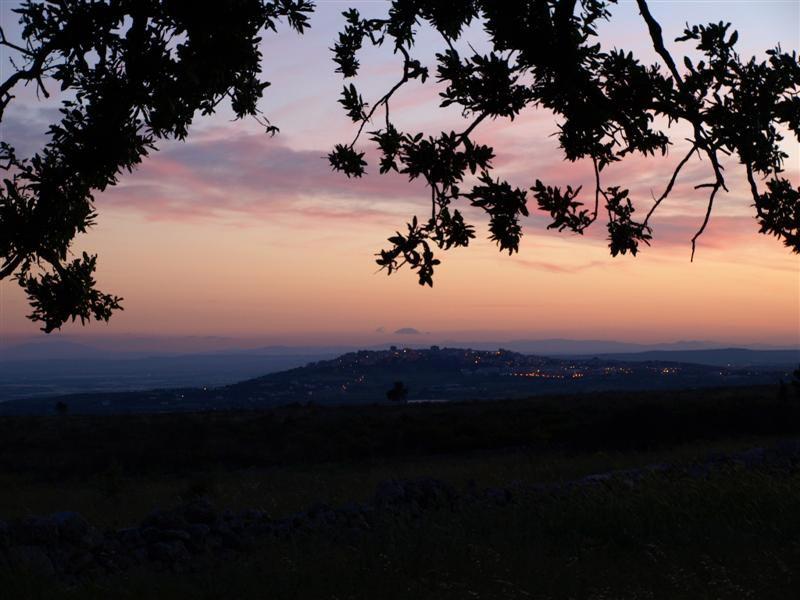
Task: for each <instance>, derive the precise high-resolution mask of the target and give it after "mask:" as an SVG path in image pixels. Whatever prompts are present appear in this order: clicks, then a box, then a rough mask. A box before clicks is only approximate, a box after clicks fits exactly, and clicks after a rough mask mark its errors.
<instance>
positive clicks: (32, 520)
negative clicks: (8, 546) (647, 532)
mask: <svg viewBox="0 0 800 600" xmlns="http://www.w3.org/2000/svg"><path fill="white" fill-rule="evenodd" d="M12 538H14V540H15V541H16V542H17V543H18V544H22V545H33V546H35V545H42V546H49V545H54V544H56V543H57V542H58V524H57V523H56V522H55V521H54V520H53V519H51V518H49V517H27V518H25V519H22V520H21V521H18V522H17V523H16V524H15V526H14V527H12Z"/></svg>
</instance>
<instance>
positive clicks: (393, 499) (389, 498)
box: [375, 479, 406, 507]
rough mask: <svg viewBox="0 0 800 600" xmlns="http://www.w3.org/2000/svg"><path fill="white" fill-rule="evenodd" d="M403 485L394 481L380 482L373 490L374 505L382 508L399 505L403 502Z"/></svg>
mask: <svg viewBox="0 0 800 600" xmlns="http://www.w3.org/2000/svg"><path fill="white" fill-rule="evenodd" d="M405 494H406V493H405V489H404V487H403V485H402V484H401V483H400V482H398V481H395V480H394V479H391V480H388V481H381V482H380V483H378V485H377V487H376V488H375V505H376V506H379V507H382V506H388V505H391V504H399V503H401V502H403V501H404V500H405Z"/></svg>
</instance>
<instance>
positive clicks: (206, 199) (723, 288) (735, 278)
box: [0, 0, 800, 345]
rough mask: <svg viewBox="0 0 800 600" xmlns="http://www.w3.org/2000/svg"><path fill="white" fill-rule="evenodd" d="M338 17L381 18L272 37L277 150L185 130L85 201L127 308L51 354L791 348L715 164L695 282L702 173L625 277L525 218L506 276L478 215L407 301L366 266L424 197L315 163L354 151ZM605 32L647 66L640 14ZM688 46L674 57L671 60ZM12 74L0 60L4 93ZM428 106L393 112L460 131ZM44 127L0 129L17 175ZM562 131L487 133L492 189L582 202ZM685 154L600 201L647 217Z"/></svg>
mask: <svg viewBox="0 0 800 600" xmlns="http://www.w3.org/2000/svg"><path fill="white" fill-rule="evenodd" d="M15 4H16V3H14V2H8V1H6V0H3V2H2V15H1V17H2V23H3V27H4V28H6V29H7V30H8V29H11V30H12V31H13V30H14V28H15V27H14V23H15V21H16V19H15V17H14V16H13V15H12V14H11V13H10V11H11V9H12V8H13V7H14V5H15ZM350 6H356V7H358V8H359V9H360V10H361V11H362V12H364V13H366V14H372V13H375V14H380V13H381V11H385V10H386V5H385V4H383V3H381V2H355V1H318V2H317V10H316V12H315V14H314V15H313V16H312V18H311V30H310V31H308V32H307V33H306V34H305V35H304V36H298V35H296V34H294V33H292V32H290V31H288V29H286V28H284V29H283V30H281V31H280V32H279V35H277V36H275V35H268V34H265V36H264V38H265V39H264V42H263V53H264V56H265V63H264V78H265V79H267V80H269V81H271V82H272V86H271V87H270V88H269V89H268V90H267V92H266V96H265V98H264V99H263V101H262V103H261V108H262V109H263V111H264V112H265V114H266V115H267V116H268V117H269V119H270V120H271V121H272V122H273V123H274V124H275V125H277V126H278V127H280V133H279V134H278V135H277V136H275V137H274V138H270V137H268V136H267V135H265V134H264V133H263V132H262V128H261V127H260V126H259V125H258V124H257V123H256V122H254V121H252V120H245V121H236V122H234V121H231V114H230V112H229V111H228V110H227V109H223V110H221V111H220V113H219V114H217V115H215V116H214V117H211V118H198V120H197V121H196V123H195V125H194V127H193V130H192V131H191V133H190V136H189V139H188V141H187V142H185V143H180V142H170V143H163V144H162V145H161V151H160V152H158V153H155V154H153V155H151V157H150V158H149V159H147V160H146V162H145V163H144V164H143V165H142V166H141V167H140V168H139V169H138V170H137V171H136V172H134V173H133V174H130V175H127V174H126V175H124V176H123V177H122V179H121V182H120V184H119V185H118V186H117V187H116V188H114V189H111V190H109V191H107V192H105V193H103V194H98V196H97V209H98V212H99V219H98V225H97V226H96V227H95V228H94V229H93V230H92V231H91V232H90V233H89V234H88V235H84V236H82V237H81V238H80V239H79V240H78V242H77V244H76V246H75V251H76V252H78V251H81V250H87V251H90V252H92V253H94V252H96V253H98V254H99V256H100V258H99V267H98V280H99V287H100V289H102V290H103V291H107V292H112V293H115V294H118V295H120V296H123V297H124V299H125V301H124V307H125V310H124V312H120V313H117V314H116V315H115V316H113V317H112V319H111V322H110V323H109V324H92V325H91V326H87V327H86V328H81V327H80V325H78V324H70V325H68V326H65V327H64V328H63V330H62V334H68V335H70V336H92V335H103V336H126V335H136V336H160V335H169V336H184V335H186V336H189V335H192V336H212V335H213V336H228V337H233V338H245V339H256V338H257V339H259V340H263V341H269V342H274V343H285V344H301V343H302V344H306V343H368V342H378V341H384V340H385V339H388V337H391V336H390V335H389V333H390V332H392V331H394V330H396V329H398V328H401V327H413V328H416V329H418V330H420V331H421V332H423V333H422V334H420V336H419V337H420V340H422V339H430V340H435V339H438V338H440V337H448V338H450V339H509V338H522V337H527V338H548V337H567V338H583V339H589V338H592V339H597V338H601V339H618V340H626V341H636V342H656V341H674V340H681V339H695V340H698V339H702V340H715V341H719V342H724V343H742V344H744V343H764V344H776V345H789V344H798V343H800V258H799V257H798V256H797V255H794V254H792V253H791V252H790V251H789V250H788V249H787V248H785V247H783V246H782V245H781V243H780V242H779V241H777V240H776V239H775V238H770V237H766V236H763V235H760V234H758V233H757V231H758V227H757V224H756V221H755V219H754V210H753V208H752V207H751V203H752V199H751V198H750V196H749V194H748V193H747V190H746V189H745V185H744V184H745V181H744V179H743V173H742V171H741V169H740V168H739V167H738V165H736V164H735V162H733V161H729V163H728V164H726V166H727V178H728V181H729V183H730V187H731V191H730V193H728V194H725V195H723V196H721V197H720V199H719V201H718V205H717V210H716V211H715V212H714V214H713V215H712V219H711V222H710V224H709V227H708V229H707V231H706V233H705V234H704V236H703V237H702V238H701V239H700V241H699V245H698V250H697V255H696V257H695V260H694V262H693V263H690V262H689V257H690V252H691V245H690V239H691V237H692V235H693V233H694V231H695V230H696V229H697V228H698V227H699V225H700V223H701V221H702V216H703V213H704V210H705V200H706V192H704V191H703V190H699V191H695V190H694V189H693V186H694V185H696V184H698V183H702V182H705V181H708V178H709V169H708V165H707V164H706V163H702V162H696V161H695V162H692V163H690V168H687V169H686V170H685V175H684V176H683V177H682V178H681V179H680V182H679V185H678V186H677V187H676V189H675V191H674V193H673V195H672V196H671V197H670V198H669V199H668V201H666V202H665V204H664V205H663V207H662V208H663V210H661V211H660V212H658V213H656V216H655V218H654V220H653V222H652V223H653V227H654V240H653V244H652V246H651V247H649V248H648V247H645V248H644V249H643V250H642V252H641V254H640V255H639V256H637V257H636V258H633V257H630V256H620V257H617V258H612V257H611V256H610V255H609V252H608V247H607V245H606V242H605V237H606V229H605V223H604V222H598V223H596V224H595V226H594V227H593V228H592V229H591V230H590V233H588V234H587V235H586V236H583V237H580V236H576V235H574V234H570V235H567V234H559V233H557V232H555V231H552V230H551V231H548V230H547V229H546V224H547V222H548V221H547V218H546V215H543V214H537V213H536V212H535V211H532V212H533V214H532V215H531V217H530V218H529V219H527V220H526V221H525V222H524V237H523V239H522V244H521V247H520V252H519V254H518V255H514V256H512V257H509V256H508V255H507V254H500V253H499V252H498V251H497V248H496V246H495V245H494V244H493V243H492V242H490V241H489V240H488V239H486V232H485V227H484V225H483V222H482V219H481V216H480V214H478V213H476V212H473V211H471V210H467V211H466V214H467V215H469V216H472V217H473V218H472V223H473V224H475V225H477V226H478V238H477V239H476V240H475V241H474V242H473V244H472V245H471V246H470V247H469V248H467V249H460V250H455V251H451V252H448V253H443V254H442V255H441V256H440V258H441V259H442V261H443V264H442V265H440V266H439V267H438V269H437V272H436V274H435V277H434V287H433V288H432V289H431V288H427V287H426V288H422V287H420V286H419V285H417V282H416V277H415V276H414V275H413V274H412V273H411V272H409V271H407V270H402V271H400V272H399V273H397V274H395V275H393V276H391V277H386V276H385V274H383V273H376V265H375V262H374V253H375V252H376V251H378V250H379V249H380V248H382V247H386V246H387V244H386V242H385V240H386V237H388V236H389V235H391V234H392V233H393V232H394V230H395V229H398V228H400V227H403V226H404V223H405V222H406V220H407V219H408V218H410V217H411V216H412V215H413V214H420V215H424V214H425V213H426V211H427V210H428V206H429V205H428V204H427V202H426V200H427V198H428V196H427V195H426V193H425V190H424V189H423V187H422V186H421V185H420V184H417V183H415V184H410V183H408V182H407V181H405V179H404V178H402V177H400V176H397V175H392V176H388V175H386V176H380V175H378V173H377V167H376V164H375V163H376V161H375V160H373V161H372V163H371V165H370V168H369V169H368V173H369V174H368V176H366V177H364V178H363V179H361V180H355V181H354V180H348V179H347V178H345V177H344V176H342V175H339V174H334V173H332V172H331V171H330V167H329V166H328V163H327V161H326V160H325V159H324V157H325V155H326V154H327V153H328V152H329V151H330V149H331V148H332V147H333V145H334V144H335V143H338V142H344V141H349V140H350V139H351V138H352V136H353V134H354V133H355V130H354V129H353V127H352V124H351V123H350V121H349V120H348V119H347V117H346V116H345V115H344V113H343V111H342V110H341V107H340V106H339V105H338V104H337V99H338V97H339V93H340V91H341V87H342V80H341V77H340V76H339V75H338V74H336V73H334V68H335V65H334V64H333V62H332V61H331V52H330V51H329V47H331V46H332V45H333V43H334V40H335V37H336V33H337V31H338V30H339V29H340V28H341V27H342V22H343V19H342V17H341V16H340V13H341V11H342V10H345V9H346V8H348V7H350ZM652 10H653V13H654V14H655V15H656V17H657V18H659V19H660V21H661V22H662V25H663V26H664V29H665V32H666V35H665V38H666V39H674V38H675V37H676V36H677V35H679V34H680V33H681V31H682V28H683V26H684V23H685V22H687V21H688V22H689V23H701V22H708V21H718V20H721V19H722V20H729V21H731V22H732V23H733V25H734V27H735V28H736V29H738V30H739V34H740V47H739V50H740V52H741V53H742V54H745V55H751V54H754V53H755V54H759V55H760V54H761V53H762V52H763V51H764V50H766V49H768V48H770V47H773V46H774V45H776V44H777V43H780V44H781V45H782V46H783V48H784V49H787V50H788V49H795V48H798V47H800V3H798V2H797V1H772V0H753V1H752V2H744V1H733V0H730V1H695V2H686V1H682V0H673V1H667V2H652ZM471 33H472V34H474V36H473V38H474V45H475V47H476V48H478V49H481V48H485V44H482V35H481V32H480V29H479V28H475V30H474V32H471ZM601 33H602V36H603V38H602V39H603V43H604V45H605V46H607V47H609V48H610V47H613V46H616V47H621V48H625V49H630V50H633V51H634V52H635V53H638V54H639V55H640V56H641V57H642V59H643V60H644V61H645V62H653V61H654V60H655V58H654V56H653V53H652V52H651V50H650V47H649V44H648V40H647V38H646V27H645V25H644V23H643V22H642V21H641V20H640V17H639V16H638V14H637V12H636V9H635V5H634V3H633V2H621V3H620V5H619V6H618V7H616V8H615V9H614V19H613V21H612V23H609V24H607V25H606V26H605V28H604V29H603V30H601ZM682 46H685V45H678V44H674V43H673V44H672V48H673V49H674V50H675V52H676V53H678V50H677V48H678V47H682ZM438 50H439V46H438V44H436V43H435V42H434V38H433V36H431V35H429V32H427V31H425V30H423V32H422V34H421V37H420V39H419V42H418V44H417V46H416V47H415V51H414V55H415V56H416V57H417V58H420V59H422V60H423V62H424V63H426V64H427V65H428V66H431V67H433V66H434V53H435V52H436V51H438ZM686 50H687V51H688V47H686ZM7 63H8V57H7V56H5V55H4V56H3V57H2V68H3V78H5V77H6V76H7V69H8V64H7ZM362 65H363V68H362V73H361V76H360V77H359V78H358V79H357V80H356V84H357V85H358V87H359V89H360V91H361V92H362V94H363V95H364V97H365V99H368V100H372V99H375V98H376V97H377V96H379V95H380V93H382V92H383V91H385V90H386V89H388V87H390V86H391V84H392V83H393V82H394V81H395V80H396V79H397V78H398V72H399V69H400V65H399V62H398V60H397V59H396V58H395V57H393V56H392V55H391V53H390V52H389V51H388V50H384V51H381V52H374V51H371V50H366V51H365V52H364V54H363V60H362ZM437 93H438V88H437V86H436V84H435V83H431V82H429V83H428V84H426V85H424V86H409V87H408V88H407V89H405V90H404V91H403V92H402V93H401V94H400V96H399V98H398V100H397V101H396V102H395V103H394V104H393V105H392V113H393V115H394V116H396V119H397V122H398V124H399V125H400V126H403V127H405V128H406V129H407V130H417V131H425V132H426V133H434V134H435V133H438V132H440V131H441V130H448V131H449V130H450V129H457V130H458V129H460V128H463V123H462V122H461V121H462V120H461V117H460V115H459V114H458V112H456V111H445V110H442V109H440V108H438V101H437ZM56 106H57V104H54V103H52V102H51V103H48V104H44V103H39V102H37V101H36V100H35V97H34V95H33V91H32V90H30V89H29V90H24V91H23V90H20V93H19V94H18V97H17V98H16V99H15V100H14V101H13V102H12V104H11V106H10V108H9V109H8V111H7V116H6V119H5V121H4V122H3V123H2V125H0V127H2V139H3V140H8V141H11V142H12V143H14V144H16V145H17V148H18V150H19V151H20V153H21V154H27V155H29V154H31V153H32V152H34V151H35V150H36V149H37V148H38V147H39V146H40V145H41V143H42V140H43V139H44V138H43V133H44V131H45V130H46V128H47V125H48V123H49V122H50V119H52V118H54V115H55V114H56V113H55V107H56ZM555 130H556V122H555V120H554V118H553V116H552V115H551V114H550V113H548V112H546V111H544V110H536V109H529V110H527V111H525V112H524V113H523V114H522V115H521V117H520V118H518V119H516V120H515V121H514V122H508V121H496V122H494V123H488V124H485V125H482V126H481V127H480V128H479V129H478V131H477V133H476V135H475V139H477V140H479V141H481V142H484V143H489V144H492V145H494V147H495V152H496V154H497V159H496V161H495V164H496V166H497V170H496V173H495V174H496V175H497V176H499V175H502V176H504V177H506V178H508V180H509V181H510V182H511V183H512V184H514V185H516V186H519V187H522V188H529V187H530V186H531V185H533V183H534V181H535V180H536V179H537V178H539V179H542V180H543V181H544V182H545V183H547V184H549V185H566V184H571V185H573V186H576V185H581V184H585V185H586V186H587V188H590V187H591V181H592V172H591V164H590V163H577V164H571V163H566V162H563V161H562V155H561V154H560V152H559V150H558V148H557V144H556V140H555V139H554V138H552V137H549V136H550V134H552V133H553V132H554V131H555ZM678 133H679V130H677V131H676V136H675V140H676V146H675V147H674V149H673V151H671V152H670V153H669V155H668V156H667V157H666V158H661V157H658V158H656V159H649V160H644V159H640V158H633V159H629V160H626V161H624V162H623V163H622V164H620V165H616V166H615V167H614V168H611V169H609V170H608V171H607V174H606V175H605V178H606V183H607V185H622V186H626V187H630V188H631V192H632V197H633V198H634V201H635V203H636V205H637V207H638V210H639V211H640V212H642V213H646V211H647V210H648V209H649V207H650V205H651V203H652V196H651V194H655V196H658V195H660V193H661V191H662V190H663V187H664V185H665V183H666V181H667V179H668V177H669V174H671V171H672V168H673V167H674V165H675V164H676V162H677V161H678V160H679V159H680V158H681V157H682V155H683V153H682V150H681V149H682V146H681V142H679V141H678V140H680V139H681V136H680V135H678ZM368 147H369V145H368V144H364V149H367V148H368ZM786 149H787V151H788V152H789V153H790V155H791V157H790V159H789V160H788V161H787V164H786V168H787V172H788V176H789V178H790V179H792V181H793V182H794V183H795V185H797V183H798V182H799V181H800V162H799V161H800V152H798V147H797V143H796V141H795V140H789V141H788V142H787V145H786ZM370 155H371V156H372V157H373V159H374V152H373V151H372V150H370V151H368V157H369V156H370ZM585 199H586V201H587V202H588V201H589V197H588V196H586V197H585ZM529 205H530V206H531V208H532V209H533V207H534V206H535V201H534V200H533V199H530V200H529ZM28 312H29V307H28V305H27V303H26V299H25V297H24V295H23V293H22V291H21V290H20V289H19V288H18V287H17V286H16V284H14V283H13V282H8V281H4V282H2V283H0V332H2V337H3V340H5V341H8V340H11V339H18V338H19V337H21V336H27V335H36V334H37V330H38V326H37V325H36V324H34V323H31V322H30V321H28V320H27V319H26V318H25V315H26V314H27V313H28ZM39 335H44V334H39ZM54 335H59V334H54Z"/></svg>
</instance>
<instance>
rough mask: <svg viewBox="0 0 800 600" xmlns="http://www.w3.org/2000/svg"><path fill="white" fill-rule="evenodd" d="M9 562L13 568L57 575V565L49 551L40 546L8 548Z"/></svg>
mask: <svg viewBox="0 0 800 600" xmlns="http://www.w3.org/2000/svg"><path fill="white" fill-rule="evenodd" d="M8 562H9V564H10V565H11V567H12V568H13V569H22V570H25V571H30V572H31V573H36V574H37V575H47V576H51V575H55V572H56V570H55V567H54V566H53V562H52V561H51V560H50V557H49V556H47V553H46V552H45V551H44V550H43V549H42V548H40V547H39V546H31V545H25V546H12V547H11V548H9V549H8Z"/></svg>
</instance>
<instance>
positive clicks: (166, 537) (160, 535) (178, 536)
mask: <svg viewBox="0 0 800 600" xmlns="http://www.w3.org/2000/svg"><path fill="white" fill-rule="evenodd" d="M142 537H143V538H144V540H145V541H146V542H148V543H151V544H152V543H154V542H175V541H178V542H186V541H188V540H189V539H190V538H191V536H190V535H189V534H188V533H187V532H186V531H184V530H183V529H159V528H158V527H145V528H144V529H142Z"/></svg>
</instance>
